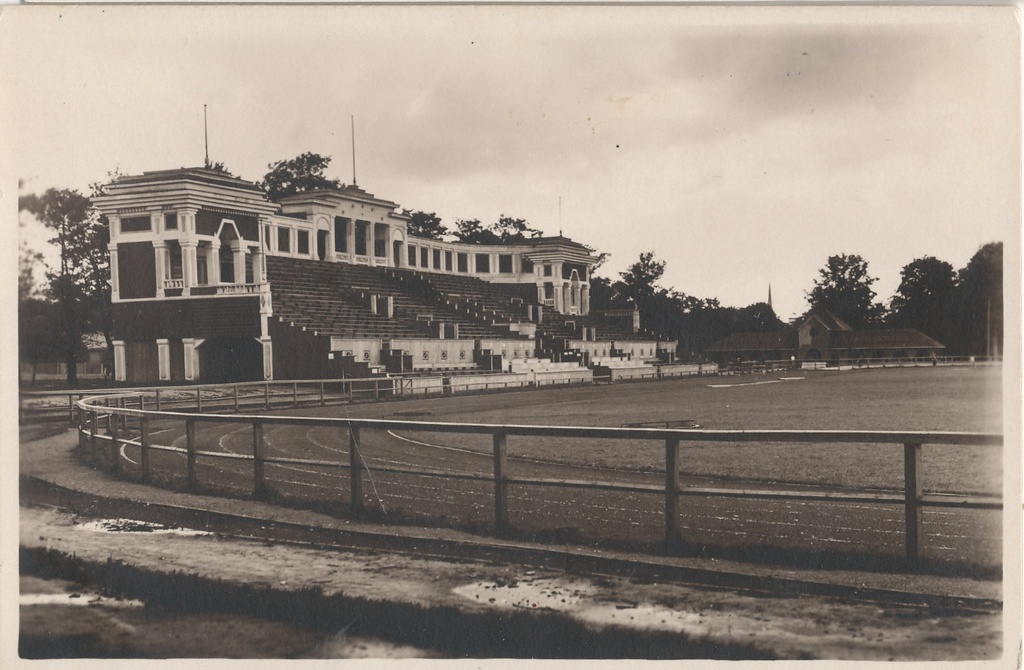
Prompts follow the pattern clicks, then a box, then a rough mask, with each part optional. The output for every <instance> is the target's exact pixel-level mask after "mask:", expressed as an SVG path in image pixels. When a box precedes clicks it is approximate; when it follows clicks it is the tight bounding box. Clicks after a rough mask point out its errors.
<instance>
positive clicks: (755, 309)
mask: <svg viewBox="0 0 1024 670" xmlns="http://www.w3.org/2000/svg"><path fill="white" fill-rule="evenodd" d="M727 310H728V311H729V312H730V314H729V316H730V320H731V322H732V323H731V324H730V325H731V330H730V332H737V333H778V332H781V331H784V330H786V328H787V325H786V324H785V323H784V322H783V321H782V320H781V319H779V317H778V316H776V315H775V310H774V309H772V306H771V305H769V304H768V303H766V302H756V303H754V304H753V305H748V306H747V307H741V308H739V309H735V308H732V307H729V308H727Z"/></svg>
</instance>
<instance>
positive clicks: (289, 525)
mask: <svg viewBox="0 0 1024 670" xmlns="http://www.w3.org/2000/svg"><path fill="white" fill-rule="evenodd" d="M20 488H21V502H22V504H26V503H34V504H41V505H50V506H55V507H61V508H65V509H70V510H72V511H77V512H81V513H88V514H90V515H102V516H110V517H117V516H123V517H128V518H132V519H136V520H139V521H147V522H153V523H163V524H168V525H177V526H182V527H186V528H195V529H203V530H208V531H212V532H216V533H218V534H220V535H222V536H224V537H229V538H235V539H240V540H258V541H264V542H273V543H277V544H286V545H292V546H297V547H304V548H311V549H324V550H352V549H368V550H380V551H387V552H392V553H399V554H406V555H409V556H413V557H418V558H434V559H459V560H472V561H481V562H491V563H499V564H501V563H505V564H512V565H523V566H530V567H540V568H547V569H561V570H564V571H566V572H568V573H573V574H580V575H608V576H619V577H627V578H630V579H637V580H643V579H656V580H657V581H662V582H664V581H670V582H674V583H679V584H689V585H695V586H704V587H717V588H725V589H730V590H735V591H742V592H746V593H748V594H750V595H758V596H765V597H780V596H784V597H797V596H801V595H807V596H822V597H830V598H837V599H841V600H844V601H849V602H863V603H878V604H886V605H897V606H903V607H915V608H924V609H929V610H938V611H954V612H957V613H978V614H992V613H998V612H999V611H1001V610H1002V607H1003V603H1002V600H1001V599H996V598H983V597H975V596H949V595H942V594H934V593H917V592H912V591H901V590H896V589H885V588H875V587H865V586H857V585H851V584H836V583H828V582H821V581H815V580H808V579H793V578H787V577H776V576H771V575H763V574H747V573H743V572H736V571H725V570H711V569H707V568H699V567H692V566H685V565H679V564H678V563H673V562H672V561H671V560H669V559H666V558H661V557H658V556H653V555H651V556H640V555H627V554H623V553H617V552H611V551H605V552H602V551H598V550H594V549H590V548H588V547H573V549H572V550H567V549H561V548H555V547H544V546H539V545H536V544H531V543H527V542H516V541H506V540H500V539H494V538H485V537H478V536H470V535H467V534H465V533H451V532H446V531H434V532H431V531H430V530H426V529H419V528H409V527H391V528H387V529H385V528H374V529H370V528H362V529H356V528H324V527H321V526H313V525H309V524H303V523H297V522H291V521H281V520H272V519H266V518H259V517H255V516H251V515H245V514H238V513H230V512H220V511H213V510H208V509H204V508H201V507H192V506H185V505H175V504H166V503H154V502H142V503H140V502H135V501H131V500H126V499H119V498H109V497H105V496H99V495H94V494H90V493H85V492H81V491H76V490H73V489H69V488H66V487H63V486H60V485H57V484H53V483H51V482H47V481H45V480H42V479H39V478H36V477H31V476H25V475H22V476H21V478H20ZM388 531H391V532H388ZM445 534H448V535H455V537H451V536H449V537H444V535H445Z"/></svg>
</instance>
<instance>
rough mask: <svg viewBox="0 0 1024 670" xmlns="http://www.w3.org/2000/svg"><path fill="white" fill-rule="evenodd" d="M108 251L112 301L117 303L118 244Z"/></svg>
mask: <svg viewBox="0 0 1024 670" xmlns="http://www.w3.org/2000/svg"><path fill="white" fill-rule="evenodd" d="M107 251H109V252H110V299H111V300H113V301H115V302H116V301H117V300H118V299H119V297H118V286H119V282H120V280H119V278H118V272H117V244H116V243H113V242H111V243H110V244H108V245H107ZM122 344H123V343H122Z"/></svg>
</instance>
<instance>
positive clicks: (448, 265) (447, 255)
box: [444, 251, 452, 272]
mask: <svg viewBox="0 0 1024 670" xmlns="http://www.w3.org/2000/svg"><path fill="white" fill-rule="evenodd" d="M444 269H445V270H447V271H448V272H451V271H452V252H450V251H446V252H444Z"/></svg>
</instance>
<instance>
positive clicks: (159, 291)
mask: <svg viewBox="0 0 1024 670" xmlns="http://www.w3.org/2000/svg"><path fill="white" fill-rule="evenodd" d="M153 258H154V260H155V261H156V297H158V298H162V297H164V280H165V279H167V243H166V242H164V241H163V240H153Z"/></svg>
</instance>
